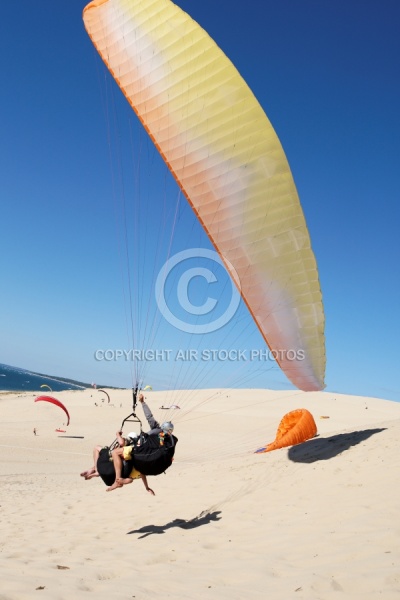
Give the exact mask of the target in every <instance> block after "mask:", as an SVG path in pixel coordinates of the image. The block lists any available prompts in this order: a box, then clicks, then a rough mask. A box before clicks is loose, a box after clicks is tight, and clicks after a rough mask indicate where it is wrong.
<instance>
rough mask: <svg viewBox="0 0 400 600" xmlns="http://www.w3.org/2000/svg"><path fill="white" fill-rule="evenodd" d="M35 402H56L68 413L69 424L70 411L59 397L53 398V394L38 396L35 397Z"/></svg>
mask: <svg viewBox="0 0 400 600" xmlns="http://www.w3.org/2000/svg"><path fill="white" fill-rule="evenodd" d="M35 402H50V404H55V405H56V406H59V407H60V408H61V409H62V410H63V411H64V412H65V414H66V415H67V417H68V422H67V425H69V420H70V417H69V412H68V411H67V409H66V408H65V406H64V404H63V403H62V402H60V401H59V400H57V398H53V396H38V397H37V398H36V399H35Z"/></svg>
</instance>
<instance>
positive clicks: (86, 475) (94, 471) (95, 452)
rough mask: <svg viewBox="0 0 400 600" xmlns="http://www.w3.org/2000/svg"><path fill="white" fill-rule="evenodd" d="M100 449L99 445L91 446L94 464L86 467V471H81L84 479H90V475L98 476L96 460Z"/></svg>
mask: <svg viewBox="0 0 400 600" xmlns="http://www.w3.org/2000/svg"><path fill="white" fill-rule="evenodd" d="M100 450H101V446H95V447H94V448H93V464H94V466H93V467H91V468H90V469H86V471H83V472H82V473H81V477H84V478H85V479H86V480H87V479H92V477H99V474H98V472H97V461H98V459H99V454H100Z"/></svg>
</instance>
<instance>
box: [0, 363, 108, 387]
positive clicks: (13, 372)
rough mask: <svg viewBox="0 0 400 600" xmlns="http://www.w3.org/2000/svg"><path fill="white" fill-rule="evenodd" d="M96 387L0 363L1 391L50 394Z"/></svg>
mask: <svg viewBox="0 0 400 600" xmlns="http://www.w3.org/2000/svg"><path fill="white" fill-rule="evenodd" d="M94 385H95V384H91V383H86V382H82V381H77V380H74V379H68V378H66V377H60V376H58V375H48V374H44V373H37V372H35V371H30V370H28V369H23V368H22V367H14V366H11V365H5V364H2V363H0V391H12V392H40V393H50V392H53V391H54V392H62V391H64V390H83V389H86V388H92V387H94ZM96 387H104V386H96ZM106 387H110V386H106ZM49 388H50V389H49Z"/></svg>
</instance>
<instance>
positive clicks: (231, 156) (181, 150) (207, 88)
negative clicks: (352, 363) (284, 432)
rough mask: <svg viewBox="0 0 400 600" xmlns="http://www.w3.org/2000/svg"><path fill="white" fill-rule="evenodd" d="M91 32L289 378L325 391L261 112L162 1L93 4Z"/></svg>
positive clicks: (298, 217)
mask: <svg viewBox="0 0 400 600" xmlns="http://www.w3.org/2000/svg"><path fill="white" fill-rule="evenodd" d="M83 19H84V23H85V27H86V30H87V32H88V34H89V36H90V38H91V40H92V41H93V43H94V45H95V47H96V49H97V50H98V52H99V53H100V55H101V57H102V58H103V60H104V62H105V63H106V65H107V67H108V69H109V70H110V72H111V73H112V74H113V76H114V78H115V79H116V81H117V83H118V85H119V87H120V88H121V90H122V91H123V93H124V95H125V96H126V98H127V100H128V102H129V103H130V105H131V106H132V108H133V110H134V111H135V112H136V114H137V115H138V117H139V119H140V121H141V123H142V124H143V126H144V127H145V129H146V130H147V132H148V133H149V135H150V137H151V139H152V140H153V142H154V143H155V145H156V147H157V149H158V150H159V152H160V154H161V156H162V157H163V158H164V160H165V162H166V164H167V165H168V168H169V169H170V171H171V173H172V174H173V176H174V177H175V179H176V181H177V183H178V185H179V187H180V188H181V190H182V191H183V193H184V195H185V197H186V199H187V200H188V202H189V204H190V206H191V207H192V209H193V211H194V213H195V215H196V216H197V218H198V220H199V222H200V224H201V225H202V227H203V228H204V230H205V232H206V233H207V235H208V237H209V239H210V241H211V242H212V244H213V246H214V247H215V249H216V250H217V252H218V253H219V255H220V257H221V259H222V262H223V264H224V265H225V267H226V269H227V271H228V272H229V274H230V275H231V277H232V279H233V281H234V282H235V285H236V286H237V287H238V289H239V291H240V294H241V296H242V298H243V301H244V302H245V304H246V306H247V308H248V309H249V311H250V314H251V316H252V317H253V319H254V322H255V324H256V326H257V328H258V329H259V331H260V333H261V335H262V336H263V338H264V340H265V342H266V343H267V345H268V346H269V348H270V349H271V351H272V352H273V356H274V357H275V359H276V361H277V362H278V364H279V365H280V367H281V369H282V370H283V371H284V373H285V374H286V375H287V377H288V378H289V380H290V381H292V383H293V384H294V385H295V386H296V387H298V388H300V389H302V390H305V391H314V390H320V389H323V388H324V376H325V338H324V322H325V319H324V312H323V306H322V296H321V290H320V286H319V279H318V272H317V266H316V261H315V257H314V254H313V252H312V249H311V243H310V238H309V234H308V230H307V226H306V222H305V219H304V215H303V211H302V209H301V205H300V202H299V198H298V195H297V190H296V187H295V183H294V180H293V177H292V174H291V171H290V167H289V164H288V162H287V159H286V156H285V153H284V151H283V149H282V146H281V143H280V141H279V139H278V137H277V135H276V133H275V131H274V129H273V128H272V125H271V123H270V122H269V120H268V118H267V116H266V115H265V113H264V111H263V109H262V107H261V106H260V105H259V103H258V102H257V100H256V98H255V97H254V95H253V94H252V92H251V90H250V89H249V88H248V86H247V84H246V82H245V81H244V80H243V79H242V77H241V76H240V75H239V73H238V72H237V70H236V69H235V67H234V66H233V64H232V63H231V62H230V61H229V59H228V58H227V57H226V56H225V54H224V53H223V52H222V50H221V49H220V48H218V46H217V45H216V44H215V43H214V41H213V40H212V39H211V38H210V37H209V36H208V34H207V33H206V32H205V31H204V30H203V29H202V28H201V27H200V26H199V25H198V24H197V23H196V22H194V21H193V20H192V19H191V18H190V17H189V15H188V14H186V13H185V12H183V11H182V10H181V9H180V8H179V7H178V6H176V5H175V4H174V3H173V2H169V1H168V0H163V1H159V2H158V1H155V0H123V1H122V0H94V1H93V2H91V3H90V4H88V5H87V6H86V7H85V9H84V13H83Z"/></svg>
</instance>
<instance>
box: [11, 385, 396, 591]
mask: <svg viewBox="0 0 400 600" xmlns="http://www.w3.org/2000/svg"><path fill="white" fill-rule="evenodd" d="M54 395H56V396H57V398H59V399H60V400H61V401H63V402H65V403H66V404H67V405H68V409H69V411H70V414H71V424H70V426H69V427H68V428H65V429H66V430H67V432H66V434H57V433H56V432H55V429H56V428H57V427H60V428H61V426H62V423H63V417H62V416H61V415H57V417H56V416H55V414H54V411H53V410H52V409H50V408H49V409H48V407H43V406H41V407H40V410H39V407H38V404H35V403H34V402H33V399H34V398H35V397H36V394H28V393H23V394H22V393H20V394H18V393H15V394H5V393H3V394H0V410H1V425H0V427H1V439H0V441H1V444H0V446H1V452H2V457H3V460H2V463H1V470H0V474H1V483H2V487H1V501H0V504H1V517H2V518H1V525H0V531H1V536H0V546H1V553H0V576H1V589H0V600H23V599H28V598H29V599H31V598H32V597H35V598H36V597H40V598H50V599H51V600H58V599H59V600H67V599H68V600H69V599H70V598H94V599H96V600H103V599H104V600H105V599H107V600H109V598H115V599H117V600H119V599H121V600H122V599H124V600H125V599H128V598H137V599H144V598H148V597H149V595H153V594H162V597H164V598H174V599H182V600H183V599H188V598H192V599H194V600H197V599H199V600H200V599H201V600H203V599H204V598H209V599H212V600H220V599H222V600H223V599H228V598H229V599H230V600H232V599H243V598H250V599H258V598H260V599H261V598H266V597H268V598H272V599H273V600H281V599H282V600H288V599H292V598H293V599H296V600H297V599H301V598H303V599H305V600H313V599H321V600H322V599H323V600H330V599H331V598H335V599H336V598H338V597H339V596H340V597H342V598H349V599H351V600H353V599H357V598H360V599H362V600H372V599H373V600H375V599H376V598H382V599H384V600H392V599H393V600H394V599H396V600H397V599H398V598H399V597H400V544H399V541H400V528H399V525H398V521H399V519H398V510H399V500H400V498H399V488H400V483H399V473H400V447H399V446H400V441H399V440H400V404H397V403H394V402H389V401H385V400H379V399H376V398H360V397H354V396H345V395H334V394H329V393H324V392H318V393H313V394H306V393H302V392H293V391H292V392H282V391H281V392H272V391H268V390H236V391H233V390H213V391H212V392H210V391H209V390H207V391H201V392H197V394H196V395H192V394H191V393H189V392H187V393H182V395H181V396H180V397H178V398H177V400H176V402H177V404H180V403H181V404H182V408H181V410H180V411H175V412H169V413H167V414H168V418H173V420H174V421H175V423H176V429H175V431H176V434H177V436H178V438H179V445H178V448H177V454H176V459H175V461H174V464H173V466H172V467H171V469H169V470H168V471H167V473H166V474H165V475H161V476H159V477H157V478H151V480H150V485H151V487H152V488H153V489H154V490H155V492H156V496H155V497H152V496H151V495H150V494H148V493H146V491H145V490H144V488H143V486H142V484H141V482H140V481H135V482H134V483H133V484H132V485H130V486H127V487H125V488H123V489H120V490H116V491H114V492H112V493H105V490H106V488H105V486H104V484H103V483H102V481H101V480H99V479H94V480H92V481H84V480H83V479H82V478H81V477H79V473H80V471H82V470H83V469H84V468H85V467H89V466H90V463H91V458H90V456H91V450H92V447H93V446H94V445H95V444H96V443H101V444H107V443H111V442H112V441H113V439H114V437H115V431H116V430H117V429H118V428H119V426H120V423H121V421H122V419H123V418H124V416H126V415H127V414H128V413H129V412H130V408H131V404H130V403H131V400H130V392H129V391H116V390H110V395H111V398H112V403H111V404H112V405H111V404H110V405H108V404H106V403H105V402H101V398H100V396H99V395H97V396H96V394H95V393H94V391H93V390H85V391H82V392H81V391H79V392H63V393H58V394H54ZM209 397H212V399H211V400H209V401H206V400H207V398H209ZM182 398H184V399H185V402H183V401H182ZM147 399H148V402H149V404H150V406H151V407H152V408H153V411H154V414H155V416H156V417H157V418H159V419H163V418H164V411H160V410H158V407H160V406H161V405H162V404H163V403H164V402H165V400H166V397H165V394H163V393H161V392H152V393H151V394H148V396H147ZM95 403H96V404H97V406H96V405H95ZM40 404H42V405H43V404H44V403H40ZM169 404H170V401H169V399H168V405H169ZM294 408H307V409H308V410H309V411H310V412H311V413H312V414H313V416H314V418H315V421H316V423H317V426H318V436H317V437H315V438H314V439H312V440H309V441H308V442H306V443H304V444H301V445H298V446H294V447H291V448H285V449H282V450H277V451H274V452H271V453H268V454H261V455H256V454H254V450H255V449H256V448H257V447H259V446H262V445H264V444H265V443H267V442H270V441H272V440H273V439H274V437H275V432H276V428H277V426H278V423H279V420H280V418H281V417H282V416H283V415H284V414H285V412H288V411H290V410H293V409H294ZM138 414H139V415H140V407H139V408H138ZM321 417H329V418H321ZM33 427H36V428H37V433H38V435H37V436H34V434H33ZM132 428H134V424H129V427H127V428H126V430H125V433H128V430H129V431H130V430H131V429H132ZM340 594H341V595H340Z"/></svg>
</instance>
